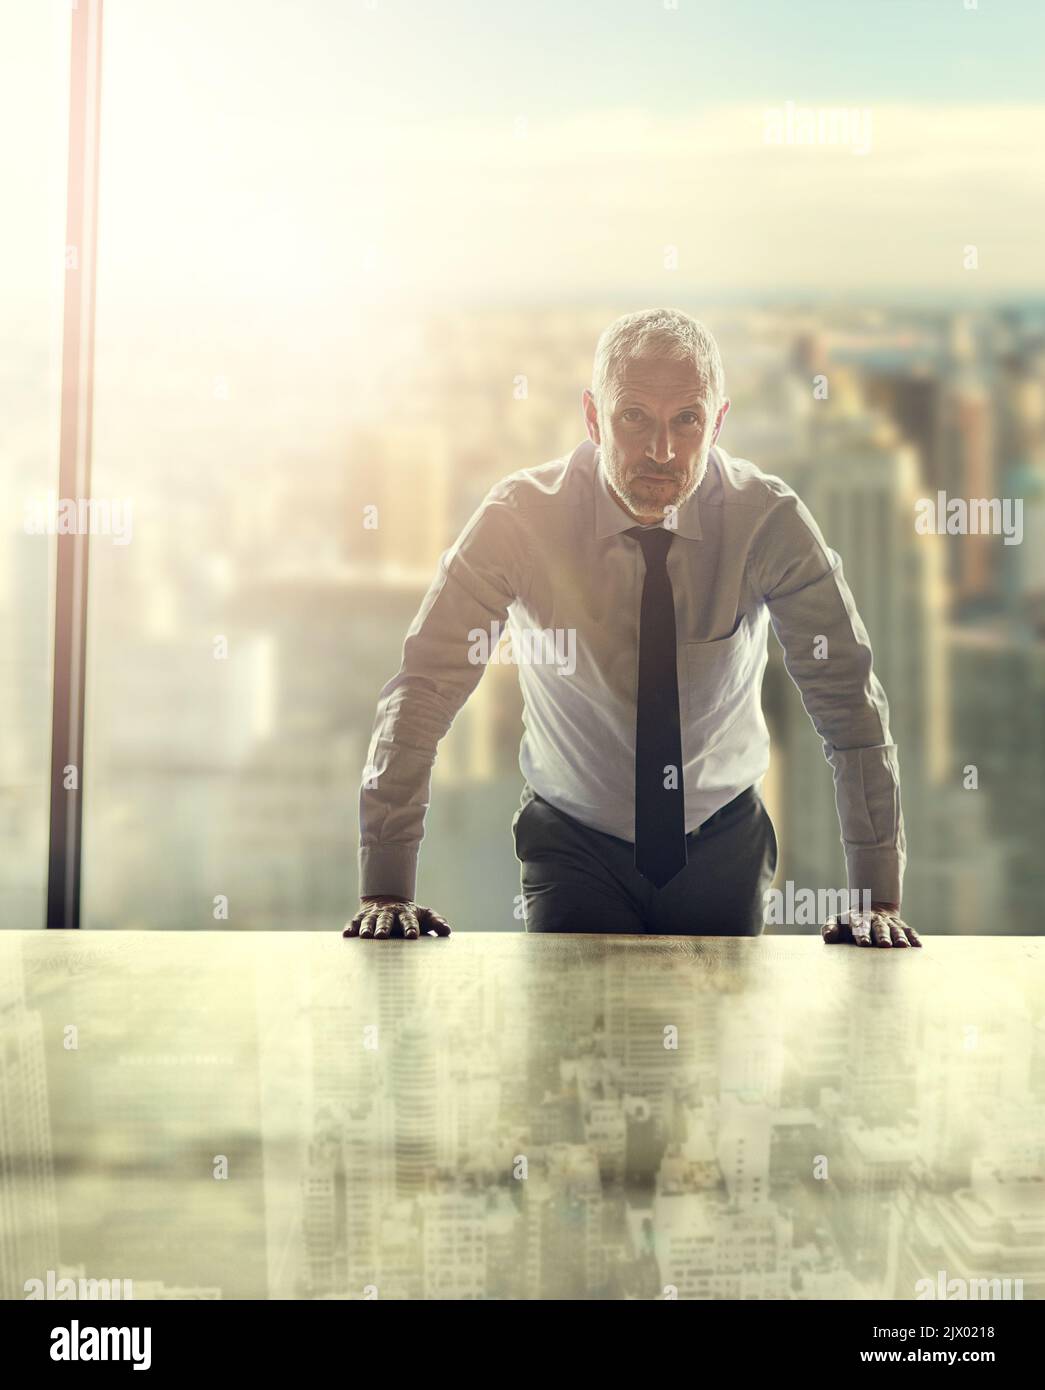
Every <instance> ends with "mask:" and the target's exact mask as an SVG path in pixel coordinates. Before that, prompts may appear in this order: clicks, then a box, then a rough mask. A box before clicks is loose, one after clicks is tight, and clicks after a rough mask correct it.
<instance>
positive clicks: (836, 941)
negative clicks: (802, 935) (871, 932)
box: [820, 917, 853, 946]
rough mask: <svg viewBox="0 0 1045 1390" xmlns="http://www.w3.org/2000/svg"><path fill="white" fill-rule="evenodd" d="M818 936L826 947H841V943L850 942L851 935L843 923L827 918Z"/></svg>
mask: <svg viewBox="0 0 1045 1390" xmlns="http://www.w3.org/2000/svg"><path fill="white" fill-rule="evenodd" d="M820 935H821V936H822V937H823V938H824V942H825V943H826V944H827V945H828V946H837V945H841V944H842V943H843V942H850V941H852V939H853V934H852V932H851V931H850V930H849V927H848V925H847V924H846V923H845V922H840V921H839V920H838V918H837V917H829V918H828V919H827V921H826V922H825V923H824V925H823V926H822V927H821V928H820Z"/></svg>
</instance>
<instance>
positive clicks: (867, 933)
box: [850, 915, 871, 946]
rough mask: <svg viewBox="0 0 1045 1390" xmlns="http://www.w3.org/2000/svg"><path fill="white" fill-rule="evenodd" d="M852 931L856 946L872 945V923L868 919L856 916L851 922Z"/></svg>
mask: <svg viewBox="0 0 1045 1390" xmlns="http://www.w3.org/2000/svg"><path fill="white" fill-rule="evenodd" d="M850 930H851V931H852V933H853V945H854V946H870V945H871V923H870V922H869V921H868V920H867V918H866V917H860V916H856V915H854V916H853V918H852V919H851V922H850Z"/></svg>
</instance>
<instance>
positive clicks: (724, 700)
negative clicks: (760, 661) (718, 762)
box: [680, 619, 754, 728]
mask: <svg viewBox="0 0 1045 1390" xmlns="http://www.w3.org/2000/svg"><path fill="white" fill-rule="evenodd" d="M682 652H683V667H682V669H683V675H684V678H685V689H684V691H683V695H682V700H681V702H680V703H681V707H682V716H683V718H684V719H685V721H686V723H687V725H689V726H690V727H691V728H692V727H693V726H694V725H697V726H701V727H703V725H704V723H705V721H707V723H708V724H709V725H711V726H713V725H714V724H715V722H716V717H717V718H721V715H722V713H724V709H723V707H724V706H729V705H732V704H735V703H736V701H737V699H738V698H739V696H740V694H741V693H742V692H743V690H744V689H745V687H746V686H747V685H749V684H750V681H751V679H752V663H753V660H754V637H753V634H752V631H751V627H750V624H749V623H748V622H747V621H746V620H744V619H741V621H740V625H739V626H738V627H737V630H736V631H735V632H734V633H732V634H731V635H730V636H729V637H720V638H719V640H718V641H717V642H683V643H682Z"/></svg>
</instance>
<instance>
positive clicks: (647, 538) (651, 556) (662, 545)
mask: <svg viewBox="0 0 1045 1390" xmlns="http://www.w3.org/2000/svg"><path fill="white" fill-rule="evenodd" d="M627 534H628V535H629V536H634V537H635V539H636V540H637V541H638V543H639V545H641V546H642V553H643V555H644V557H645V560H646V568H647V569H653V568H654V567H655V566H657V565H663V564H664V563H665V561H666V560H667V556H668V550H669V548H670V546H671V542H672V540H673V538H674V535H675V533H674V531H668V530H667V529H666V528H665V527H663V526H651V527H648V528H646V527H643V526H633V527H631V529H630V530H629V531H628V532H627Z"/></svg>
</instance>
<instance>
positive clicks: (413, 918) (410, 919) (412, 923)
mask: <svg viewBox="0 0 1045 1390" xmlns="http://www.w3.org/2000/svg"><path fill="white" fill-rule="evenodd" d="M399 925H400V926H401V927H402V928H403V935H404V936H405V937H411V938H412V937H417V936H420V935H421V924H420V922H419V921H418V920H417V913H416V912H415V911H414V909H413V908H412V907H401V908H400V909H399Z"/></svg>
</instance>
